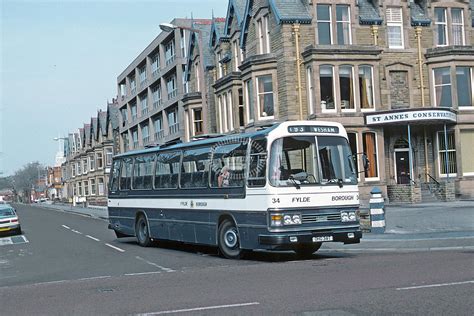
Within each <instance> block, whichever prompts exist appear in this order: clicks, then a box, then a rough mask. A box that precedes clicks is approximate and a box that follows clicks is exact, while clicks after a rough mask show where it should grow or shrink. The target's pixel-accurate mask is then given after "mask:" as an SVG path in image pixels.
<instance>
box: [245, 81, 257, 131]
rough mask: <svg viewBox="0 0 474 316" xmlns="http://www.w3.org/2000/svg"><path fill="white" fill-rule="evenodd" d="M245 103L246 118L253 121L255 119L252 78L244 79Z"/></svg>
mask: <svg viewBox="0 0 474 316" xmlns="http://www.w3.org/2000/svg"><path fill="white" fill-rule="evenodd" d="M245 92H246V95H245V104H246V105H247V120H248V122H253V121H254V119H255V114H254V105H253V83H252V79H249V80H247V81H245Z"/></svg>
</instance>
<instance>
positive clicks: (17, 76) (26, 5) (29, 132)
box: [0, 0, 227, 177]
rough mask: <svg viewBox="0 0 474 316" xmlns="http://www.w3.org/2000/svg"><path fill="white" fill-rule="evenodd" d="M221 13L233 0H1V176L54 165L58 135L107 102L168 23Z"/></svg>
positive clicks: (86, 119)
mask: <svg viewBox="0 0 474 316" xmlns="http://www.w3.org/2000/svg"><path fill="white" fill-rule="evenodd" d="M213 12H214V16H216V17H225V15H226V12H227V0H116V1H112V0H80V1H79V0H62V1H59V0H55V1H41V0H0V57H1V58H0V74H1V76H0V177H1V176H8V175H11V174H13V173H14V172H15V171H16V170H18V169H20V168H21V167H22V166H24V165H26V164H27V163H30V162H33V161H39V162H40V163H42V164H45V165H54V160H55V156H56V153H57V151H58V148H59V142H58V141H55V140H54V138H55V137H64V136H66V135H67V134H68V133H70V132H74V131H76V130H77V129H78V128H79V127H82V126H83V125H84V123H90V119H91V117H92V116H96V115H97V111H98V110H99V109H103V110H105V109H106V108H107V101H108V100H109V101H110V100H112V98H114V97H115V96H116V95H117V76H118V75H119V74H120V73H121V72H122V71H123V70H124V69H125V68H126V67H127V66H128V65H129V64H130V63H131V62H132V61H133V60H134V59H135V57H137V56H138V55H139V54H140V53H141V52H142V51H143V50H144V49H145V48H146V46H147V45H148V44H149V43H150V42H151V41H152V40H153V39H154V38H155V37H156V36H157V35H158V34H159V33H160V29H159V24H160V23H163V22H170V21H171V20H172V19H173V18H175V17H178V18H189V17H191V15H192V16H193V17H194V18H211V17H212V14H213Z"/></svg>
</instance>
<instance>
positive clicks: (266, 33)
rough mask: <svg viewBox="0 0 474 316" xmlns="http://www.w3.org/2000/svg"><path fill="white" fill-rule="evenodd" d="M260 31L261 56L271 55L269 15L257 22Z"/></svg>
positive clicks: (259, 49)
mask: <svg viewBox="0 0 474 316" xmlns="http://www.w3.org/2000/svg"><path fill="white" fill-rule="evenodd" d="M257 30H258V44H259V46H258V51H259V53H260V54H268V53H270V29H269V25H268V15H265V16H264V17H262V18H261V19H258V20H257Z"/></svg>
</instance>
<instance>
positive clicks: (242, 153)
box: [211, 140, 248, 188]
mask: <svg viewBox="0 0 474 316" xmlns="http://www.w3.org/2000/svg"><path fill="white" fill-rule="evenodd" d="M247 144H248V140H244V141H242V140H240V141H239V142H236V143H234V144H232V143H230V144H226V145H222V146H217V147H215V148H214V151H213V155H212V166H211V187H213V188H218V187H243V186H244V179H245V170H246V169H245V165H246V163H245V160H246V159H245V158H246V156H247ZM219 179H220V180H219Z"/></svg>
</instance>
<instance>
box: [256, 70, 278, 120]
mask: <svg viewBox="0 0 474 316" xmlns="http://www.w3.org/2000/svg"><path fill="white" fill-rule="evenodd" d="M257 104H258V108H259V113H258V114H259V117H260V118H271V117H273V114H274V104H273V81H272V75H265V76H259V77H257Z"/></svg>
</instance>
